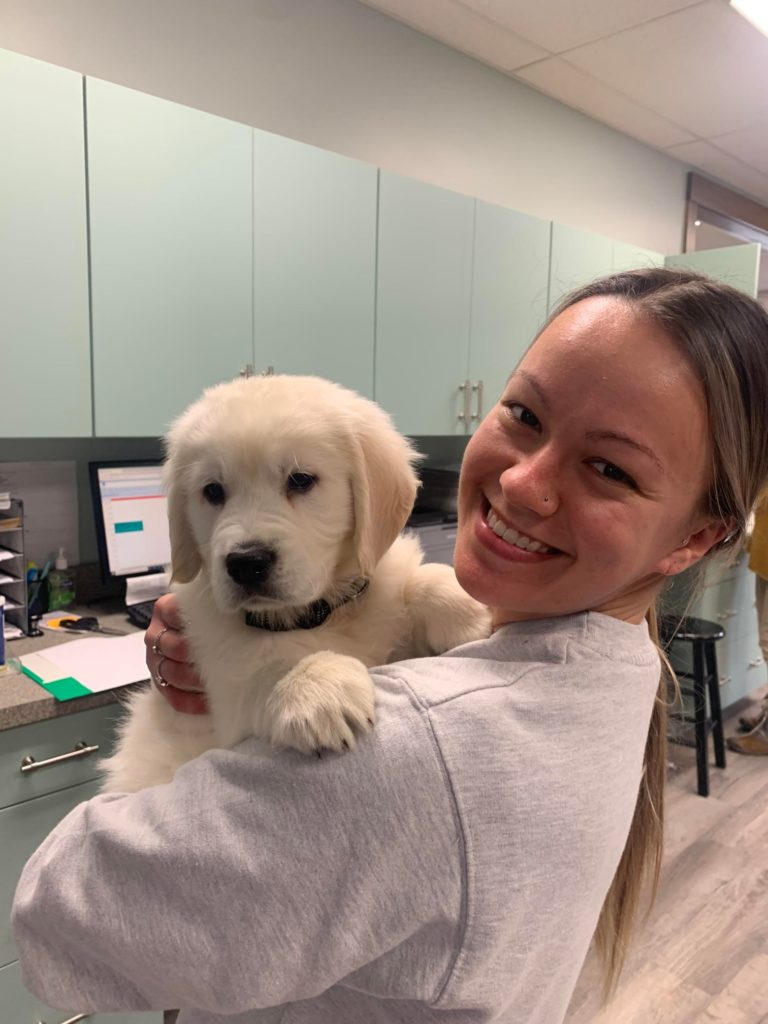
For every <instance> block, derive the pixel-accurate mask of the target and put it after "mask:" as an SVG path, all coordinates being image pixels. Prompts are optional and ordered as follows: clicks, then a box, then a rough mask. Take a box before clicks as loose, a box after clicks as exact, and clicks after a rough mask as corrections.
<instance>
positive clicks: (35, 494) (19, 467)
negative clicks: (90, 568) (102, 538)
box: [0, 462, 80, 569]
mask: <svg viewBox="0 0 768 1024" xmlns="http://www.w3.org/2000/svg"><path fill="white" fill-rule="evenodd" d="M0 491H10V493H11V494H12V495H13V497H14V498H19V499H20V500H21V501H23V502H24V546H25V554H26V556H27V559H28V560H31V561H34V562H37V565H38V567H39V568H40V569H42V567H43V566H44V565H45V563H46V561H47V560H48V559H49V558H55V557H56V554H57V553H58V550H59V548H60V547H63V548H64V550H65V551H66V553H67V560H68V561H69V564H70V565H77V564H78V562H79V561H80V542H79V535H78V526H77V515H78V511H77V475H76V467H75V463H74V462H0Z"/></svg>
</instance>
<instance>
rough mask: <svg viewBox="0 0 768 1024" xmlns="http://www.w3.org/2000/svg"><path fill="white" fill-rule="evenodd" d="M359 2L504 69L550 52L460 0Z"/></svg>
mask: <svg viewBox="0 0 768 1024" xmlns="http://www.w3.org/2000/svg"><path fill="white" fill-rule="evenodd" d="M360 2H361V3H364V4H365V6H366V7H373V8H374V9H375V10H377V11H380V12H381V13H382V14H386V15H388V16H389V17H390V18H395V19H396V20H397V21H402V22H404V23H405V24H406V25H409V26H410V27H411V28H415V29H417V30H418V31H419V32H423V33H424V34H425V35H428V36H431V37H432V38H433V39H437V40H439V41H440V42H441V43H446V44H447V45H448V46H452V47H453V48H454V49H455V50H460V51H461V52H462V53H466V54H469V56H470V57H475V58H476V59H477V60H480V61H482V62H483V63H485V64H490V65H491V67H494V68H499V69H500V70H502V71H508V70H509V69H510V68H515V67H520V65H522V64H530V63H531V61H535V60H540V59H541V58H542V57H548V56H549V51H547V50H544V49H542V48H541V47H540V46H536V45H534V44H533V43H531V42H529V41H528V40H527V39H523V38H522V36H520V35H518V34H517V33H516V32H515V31H513V30H512V29H509V28H503V27H501V26H499V25H497V24H495V23H494V22H492V21H489V20H488V18H486V17H483V15H482V14H478V13H477V12H476V11H472V10H470V9H469V8H468V7H466V6H465V5H464V4H463V3H460V2H459V0H360Z"/></svg>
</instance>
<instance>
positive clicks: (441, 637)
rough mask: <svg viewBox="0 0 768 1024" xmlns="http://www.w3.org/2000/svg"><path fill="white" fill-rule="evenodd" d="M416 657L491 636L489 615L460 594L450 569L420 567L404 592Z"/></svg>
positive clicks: (467, 595)
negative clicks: (412, 629) (417, 652)
mask: <svg viewBox="0 0 768 1024" xmlns="http://www.w3.org/2000/svg"><path fill="white" fill-rule="evenodd" d="M406 594H407V599H408V604H409V607H410V609H411V614H412V616H413V622H414V638H415V640H416V646H417V648H418V651H419V653H427V654H442V653H444V652H445V651H450V650H451V649H452V648H454V647H460V646H461V644H467V643H470V642H471V641H473V640H485V639H486V638H487V637H489V636H490V635H491V612H490V609H488V608H487V607H486V606H485V605H484V604H480V602H479V601H476V600H475V599H474V598H473V597H470V596H469V594H468V593H467V592H466V591H464V590H462V589H461V587H460V586H459V583H458V581H457V579H456V575H455V573H454V571H453V568H452V567H451V566H450V565H440V564H437V563H427V564H425V565H420V566H419V568H418V570H417V571H416V573H415V574H414V576H413V578H412V579H411V580H410V581H409V585H408V589H407V591H406Z"/></svg>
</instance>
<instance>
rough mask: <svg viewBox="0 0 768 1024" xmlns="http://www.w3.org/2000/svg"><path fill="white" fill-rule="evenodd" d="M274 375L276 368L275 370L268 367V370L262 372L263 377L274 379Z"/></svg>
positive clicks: (272, 367)
mask: <svg viewBox="0 0 768 1024" xmlns="http://www.w3.org/2000/svg"><path fill="white" fill-rule="evenodd" d="M274 375H275V368H274V366H268V367H267V368H266V370H262V371H261V376H262V377H274Z"/></svg>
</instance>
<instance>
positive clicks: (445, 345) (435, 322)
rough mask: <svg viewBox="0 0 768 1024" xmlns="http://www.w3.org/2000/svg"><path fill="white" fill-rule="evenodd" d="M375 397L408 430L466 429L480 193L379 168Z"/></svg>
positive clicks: (404, 429)
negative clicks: (472, 196)
mask: <svg viewBox="0 0 768 1024" xmlns="http://www.w3.org/2000/svg"><path fill="white" fill-rule="evenodd" d="M379 187H380V191H379V242H378V278H377V282H378V283H377V296H376V374H375V394H376V400H377V401H378V402H379V403H380V404H381V405H382V406H383V407H384V408H385V409H386V410H387V411H388V412H390V413H391V414H392V415H393V416H394V418H395V421H396V423H397V426H398V427H399V428H400V430H402V431H403V432H404V433H406V434H455V433H461V434H463V433H464V432H465V427H464V422H463V420H460V419H459V414H460V413H461V412H462V408H463V398H462V392H461V391H460V386H461V384H462V383H463V382H464V380H465V379H466V377H467V372H468V365H467V355H468V347H469V318H470V293H471V273H472V232H473V221H474V200H473V199H470V198H469V197H468V196H462V195H458V194H457V193H455V192H447V191H446V190H445V189H441V188H436V187H435V186H433V185H425V184H422V183H421V182H418V181H412V180H410V179H408V178H400V177H398V176H397V175H394V174H388V173H386V172H384V171H382V172H381V174H380V186H379Z"/></svg>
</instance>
